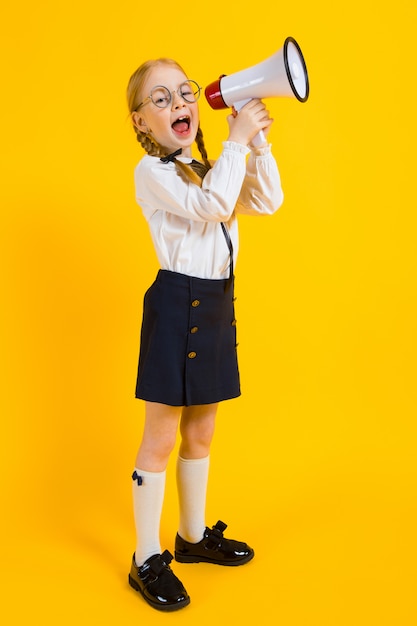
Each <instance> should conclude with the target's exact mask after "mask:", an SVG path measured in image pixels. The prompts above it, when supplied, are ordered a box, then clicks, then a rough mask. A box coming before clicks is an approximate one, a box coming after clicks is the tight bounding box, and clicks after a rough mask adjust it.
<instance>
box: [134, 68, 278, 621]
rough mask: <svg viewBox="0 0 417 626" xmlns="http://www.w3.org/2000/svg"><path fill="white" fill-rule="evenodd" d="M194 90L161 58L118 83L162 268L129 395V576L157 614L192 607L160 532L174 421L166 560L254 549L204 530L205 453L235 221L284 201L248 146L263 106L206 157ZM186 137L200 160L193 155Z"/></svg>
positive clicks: (227, 377) (224, 391)
mask: <svg viewBox="0 0 417 626" xmlns="http://www.w3.org/2000/svg"><path fill="white" fill-rule="evenodd" d="M200 91H201V87H200V86H199V85H198V84H197V83H196V82H195V81H193V80H189V79H188V78H187V75H186V74H185V73H184V71H183V69H182V68H181V67H180V66H179V65H178V64H177V63H176V62H175V61H173V60H170V59H157V60H153V61H148V62H146V63H144V64H143V65H142V66H141V67H139V68H138V69H137V70H136V72H135V73H134V74H133V75H132V77H131V78H130V81H129V85H128V89H127V99H128V106H129V111H130V115H131V120H132V123H133V128H134V130H135V132H136V135H137V140H138V141H139V142H140V144H141V145H142V147H143V148H144V150H145V151H146V153H147V154H146V155H145V156H144V157H143V158H142V160H141V161H140V162H139V164H138V166H137V167H136V170H135V187H136V199H137V202H138V204H139V205H140V206H141V208H142V211H143V214H144V216H145V218H146V220H147V222H148V224H149V228H150V232H151V236H152V240H153V244H154V246H155V250H156V254H157V257H158V260H159V263H160V265H161V269H160V270H159V271H158V274H157V277H156V280H155V282H154V283H153V284H152V286H151V287H150V289H148V291H147V292H146V294H145V298H144V308H143V320H142V331H141V345H140V356H139V367H138V377H137V386H136V397H137V398H141V399H143V400H145V425H144V432H143V438H142V441H141V444H140V447H139V451H138V455H137V458H136V467H135V471H134V472H133V476H132V478H133V501H134V516H135V524H136V533H137V544H136V550H135V553H134V555H133V559H132V566H131V571H130V574H129V583H130V585H131V586H132V587H133V588H134V589H135V590H136V591H138V592H139V593H141V594H142V596H143V597H144V598H145V600H146V601H147V602H148V603H149V604H150V605H151V606H152V607H154V608H156V609H160V610H165V611H170V610H171V611H172V610H175V609H179V608H182V607H184V606H186V605H187V604H189V602H190V598H189V596H188V594H187V592H186V590H185V588H184V587H183V585H182V583H181V582H180V581H179V579H178V578H177V577H176V576H175V574H174V573H173V571H172V569H171V567H170V565H169V563H170V562H171V560H172V559H173V556H172V555H171V554H170V553H169V552H168V551H167V550H165V551H164V552H163V553H161V546H160V539H159V527H160V518H161V510H162V504H163V497H164V488H165V471H166V466H167V463H168V459H169V456H170V453H171V451H172V449H173V448H174V445H175V442H176V435H177V428H178V424H179V428H180V434H181V444H180V448H179V457H178V460H177V485H178V497H179V511H180V518H179V528H178V533H177V536H176V540H175V559H176V560H177V561H180V562H182V563H196V562H202V561H203V562H206V563H215V564H219V565H242V564H244V563H247V562H248V561H250V560H251V559H252V558H253V556H254V551H253V550H252V548H250V547H249V546H248V545H247V544H246V543H244V542H240V541H235V540H230V539H226V538H225V537H224V536H223V531H224V530H225V528H226V524H224V523H223V522H221V521H219V522H217V524H215V525H214V526H213V527H212V528H211V529H209V528H208V527H206V524H205V502H206V488H207V480H208V468H209V451H210V444H211V441H212V437H213V433H214V424H215V417H216V411H217V406H218V403H219V402H220V401H222V400H227V399H229V398H235V397H237V396H239V395H240V385H239V371H238V364H237V356H236V327H235V324H236V322H235V317H234V295H233V289H234V276H233V268H234V264H235V262H236V256H237V251H238V226H237V219H236V216H237V214H238V213H246V214H250V215H269V214H272V213H274V212H275V211H276V210H277V209H278V208H279V206H280V205H281V203H282V200H283V195H282V191H281V184H280V177H279V173H278V168H277V165H276V163H275V160H274V158H273V157H272V155H271V150H270V146H269V145H268V144H266V143H265V144H264V145H262V146H261V147H258V148H256V149H254V148H253V149H251V147H250V144H251V140H252V139H253V138H254V136H255V135H257V134H258V132H259V131H261V130H263V131H264V133H267V132H268V130H269V128H270V126H271V124H272V119H271V118H270V117H269V113H268V111H267V110H266V109H265V105H264V104H263V103H262V101H260V100H257V99H254V100H251V101H250V102H249V103H248V104H247V105H246V106H245V107H243V109H242V110H241V112H240V113H239V114H238V115H236V114H232V115H230V116H229V117H228V126H229V134H228V138H227V140H226V141H225V142H224V144H223V151H222V153H221V154H220V156H219V158H218V160H217V161H216V162H215V163H214V164H212V163H211V162H209V160H208V158H207V152H206V149H205V147H204V142H203V135H202V131H201V129H200V126H199V112H198V104H197V100H198V98H199V96H200ZM194 141H195V142H196V144H197V147H198V150H199V152H200V154H201V158H202V162H201V161H195V160H194V159H193V158H192V146H193V144H194ZM248 146H249V147H248ZM248 153H250V154H249V157H248V159H247V158H246V156H247V154H248Z"/></svg>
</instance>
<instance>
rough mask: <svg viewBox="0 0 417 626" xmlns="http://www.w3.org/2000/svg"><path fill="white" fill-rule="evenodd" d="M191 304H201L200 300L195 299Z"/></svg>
mask: <svg viewBox="0 0 417 626" xmlns="http://www.w3.org/2000/svg"><path fill="white" fill-rule="evenodd" d="M191 306H193V307H194V308H195V307H196V306H200V300H193V301H192V302H191Z"/></svg>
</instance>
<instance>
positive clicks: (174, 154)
mask: <svg viewBox="0 0 417 626" xmlns="http://www.w3.org/2000/svg"><path fill="white" fill-rule="evenodd" d="M181 152H182V148H178V150H175V152H171V154H168V156H164V157H161V161H162V163H169V162H170V161H175V157H177V156H179V155H180V154H181Z"/></svg>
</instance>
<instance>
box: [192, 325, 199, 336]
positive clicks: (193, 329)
mask: <svg viewBox="0 0 417 626" xmlns="http://www.w3.org/2000/svg"><path fill="white" fill-rule="evenodd" d="M196 332H198V326H193V327H192V328H190V333H192V334H193V335H194V333H196Z"/></svg>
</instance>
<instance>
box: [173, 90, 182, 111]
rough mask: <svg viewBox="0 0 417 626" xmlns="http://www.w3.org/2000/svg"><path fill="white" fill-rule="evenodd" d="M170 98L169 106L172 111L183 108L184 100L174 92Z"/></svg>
mask: <svg viewBox="0 0 417 626" xmlns="http://www.w3.org/2000/svg"><path fill="white" fill-rule="evenodd" d="M171 98H172V103H171V105H172V108H173V109H178V108H180V107H183V106H185V102H184V100H183V99H182V98H181V96H180V95H179V94H178V93H177V92H176V91H173V92H172V96H171Z"/></svg>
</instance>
